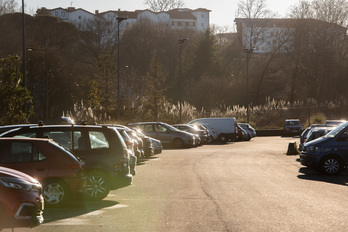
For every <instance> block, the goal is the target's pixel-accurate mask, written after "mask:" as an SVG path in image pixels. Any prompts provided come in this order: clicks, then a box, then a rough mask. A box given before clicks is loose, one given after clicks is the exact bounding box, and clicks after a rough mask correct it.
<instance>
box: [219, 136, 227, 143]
mask: <svg viewBox="0 0 348 232" xmlns="http://www.w3.org/2000/svg"><path fill="white" fill-rule="evenodd" d="M219 142H220V143H226V142H227V138H226V135H225V134H221V135H219Z"/></svg>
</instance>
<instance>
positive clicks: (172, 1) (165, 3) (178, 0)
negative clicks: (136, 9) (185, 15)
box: [145, 0, 185, 12]
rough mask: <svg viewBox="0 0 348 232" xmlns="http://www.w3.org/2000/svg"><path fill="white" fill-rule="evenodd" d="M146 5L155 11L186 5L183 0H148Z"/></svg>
mask: <svg viewBox="0 0 348 232" xmlns="http://www.w3.org/2000/svg"><path fill="white" fill-rule="evenodd" d="M145 5H147V6H148V7H149V9H150V10H152V11H154V12H161V11H168V10H172V9H175V8H182V7H184V5H185V3H184V1H183V0H146V1H145Z"/></svg>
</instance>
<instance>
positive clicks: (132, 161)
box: [116, 127, 140, 176]
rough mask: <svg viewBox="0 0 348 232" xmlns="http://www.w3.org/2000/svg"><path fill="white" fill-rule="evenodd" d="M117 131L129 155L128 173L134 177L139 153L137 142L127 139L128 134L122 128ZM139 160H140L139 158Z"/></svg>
mask: <svg viewBox="0 0 348 232" xmlns="http://www.w3.org/2000/svg"><path fill="white" fill-rule="evenodd" d="M116 129H117V131H118V132H119V133H120V135H121V136H122V138H123V141H124V142H125V144H126V146H127V149H128V153H129V168H130V173H131V174H132V175H133V176H135V174H136V164H137V163H138V162H137V160H138V155H139V153H140V151H139V150H138V142H137V141H134V140H133V139H132V138H131V137H129V135H128V133H127V132H126V130H125V129H124V128H117V127H116ZM139 159H140V158H139Z"/></svg>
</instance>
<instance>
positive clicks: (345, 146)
mask: <svg viewBox="0 0 348 232" xmlns="http://www.w3.org/2000/svg"><path fill="white" fill-rule="evenodd" d="M330 147H331V149H334V150H337V151H338V152H339V153H340V154H341V156H342V158H343V159H344V162H345V163H348V128H345V131H343V133H341V134H339V135H338V138H337V139H336V140H332V144H330Z"/></svg>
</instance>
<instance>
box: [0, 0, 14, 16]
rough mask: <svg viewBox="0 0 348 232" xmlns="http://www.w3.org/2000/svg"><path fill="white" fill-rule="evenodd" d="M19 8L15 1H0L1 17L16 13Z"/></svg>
mask: <svg viewBox="0 0 348 232" xmlns="http://www.w3.org/2000/svg"><path fill="white" fill-rule="evenodd" d="M16 8H17V2H16V1H15V0H0V15H4V14H8V13H14V12H15V11H16Z"/></svg>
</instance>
